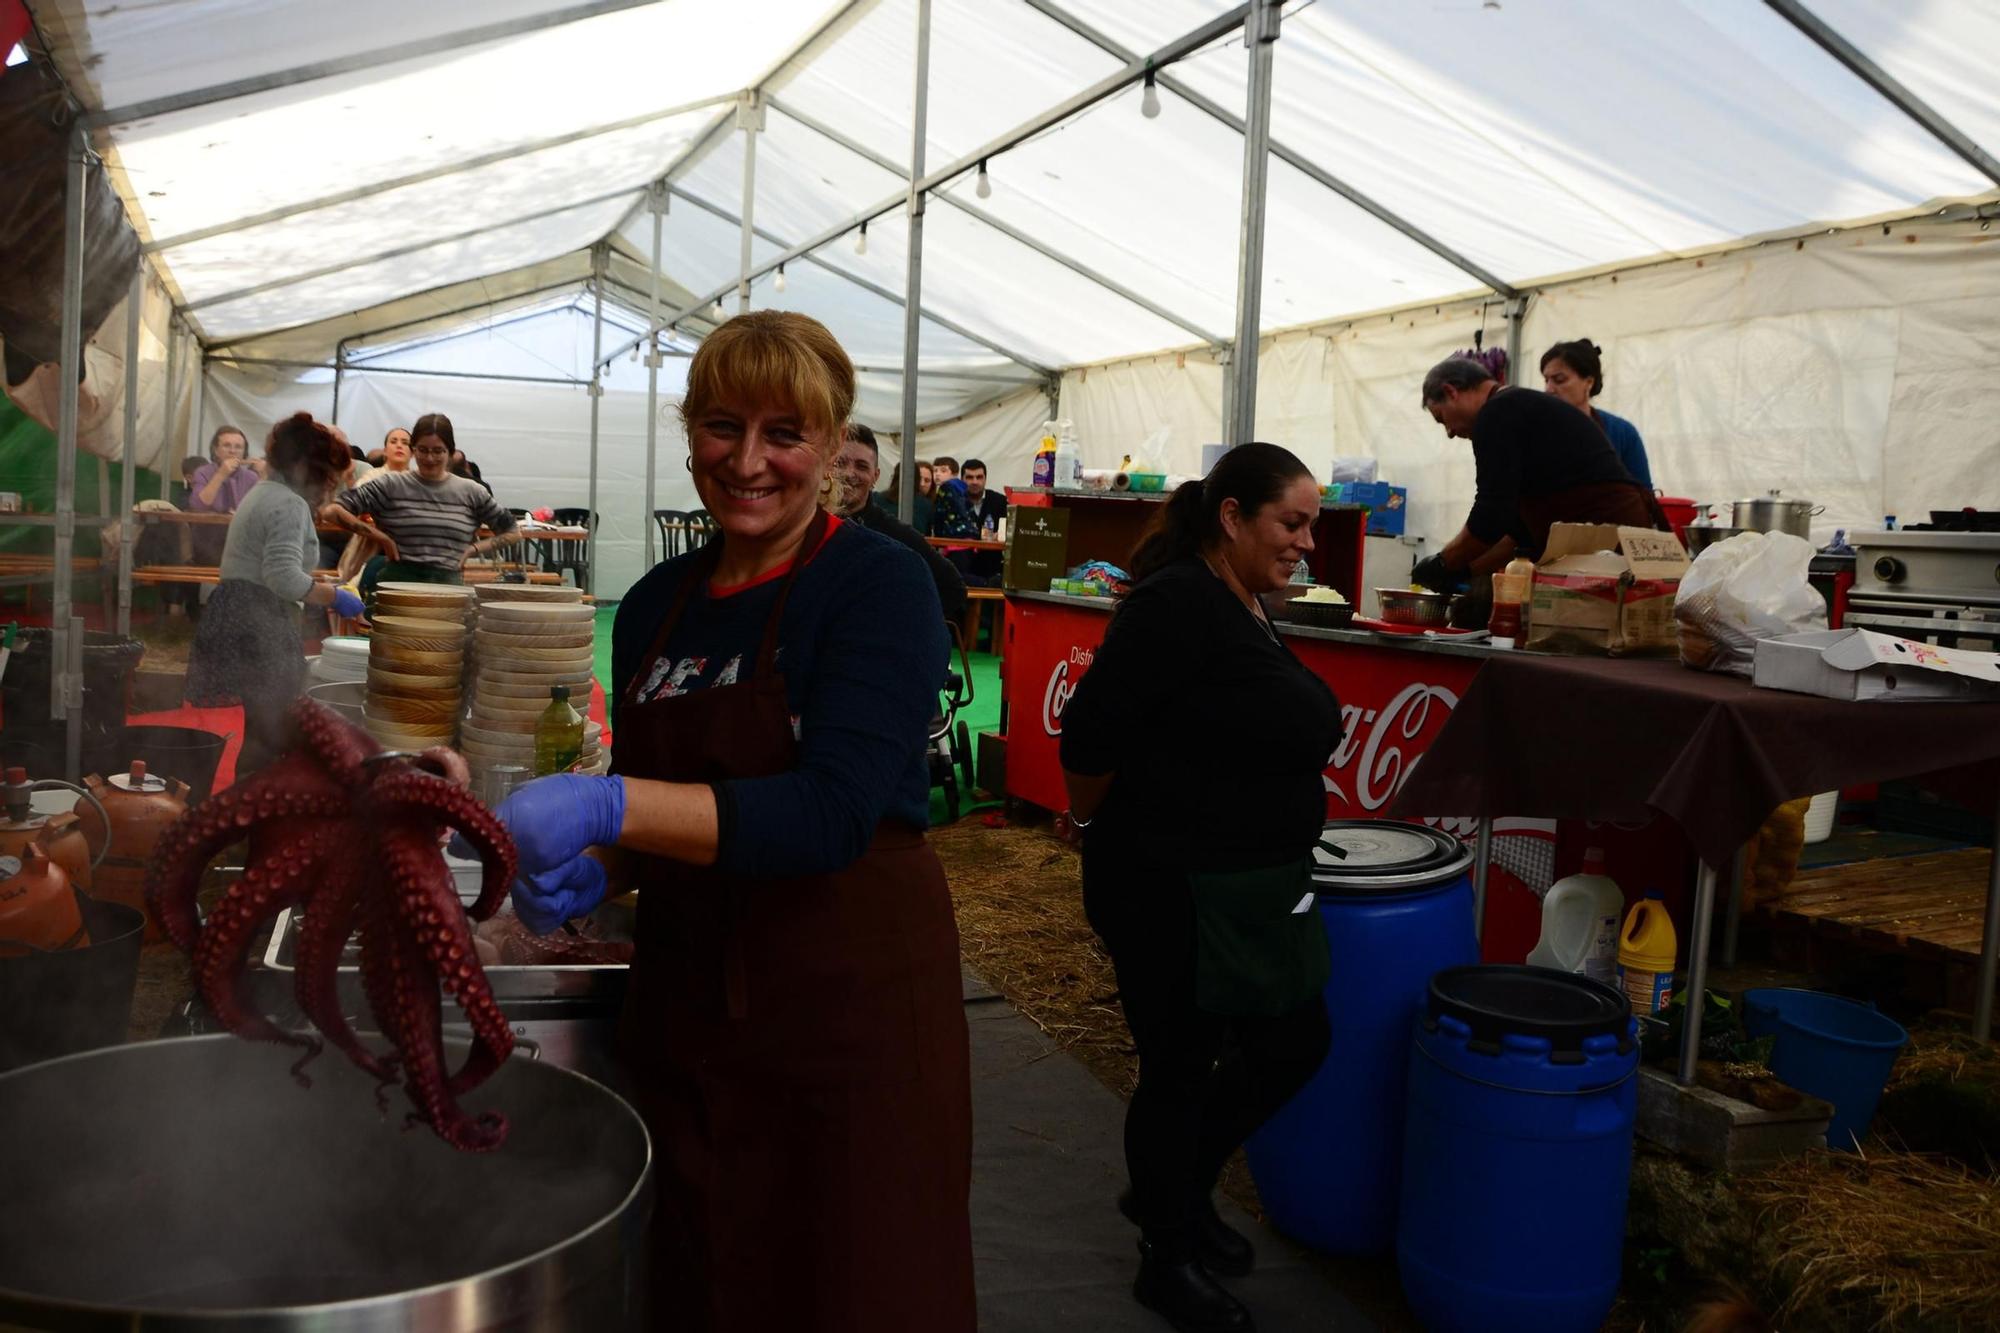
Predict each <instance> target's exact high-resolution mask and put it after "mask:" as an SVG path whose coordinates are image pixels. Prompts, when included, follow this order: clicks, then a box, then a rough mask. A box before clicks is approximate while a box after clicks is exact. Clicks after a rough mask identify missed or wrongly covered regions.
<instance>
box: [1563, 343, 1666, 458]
mask: <svg viewBox="0 0 2000 1333" xmlns="http://www.w3.org/2000/svg"><path fill="white" fill-rule="evenodd" d="M1542 388H1543V389H1545V390H1547V391H1548V392H1549V393H1552V394H1554V395H1555V396H1556V397H1558V398H1560V399H1562V400H1563V401H1564V402H1565V403H1568V404H1569V405H1570V406H1571V407H1573V408H1575V409H1576V410H1577V411H1579V412H1582V413H1583V414H1584V415H1585V416H1587V417H1589V418H1590V419H1591V420H1592V421H1595V422H1596V423H1597V424H1598V427H1599V428H1600V429H1601V430H1603V432H1604V438H1605V439H1607V440H1609V441H1611V452H1613V453H1615V454H1617V455H1618V461H1619V462H1621V463H1623V464H1624V465H1625V470H1626V471H1627V472H1629V473H1631V474H1632V480H1634V481H1636V482H1638V483H1639V484H1640V485H1641V486H1644V487H1645V488H1646V489H1647V490H1649V491H1650V490H1652V489H1653V469H1652V465H1651V464H1649V463H1648V462H1647V461H1646V442H1645V441H1644V440H1642V439H1640V438H1639V428H1638V427H1637V426H1635V425H1633V424H1632V423H1631V422H1629V421H1627V420H1626V419H1625V418H1624V417H1621V416H1615V415H1613V414H1612V413H1610V412H1607V411H1605V410H1604V409H1603V408H1601V407H1599V406H1597V405H1596V404H1595V403H1594V402H1592V401H1591V400H1592V399H1593V398H1595V397H1597V395H1598V394H1600V393H1603V392H1604V349H1603V348H1601V347H1599V346H1598V345H1597V344H1596V343H1594V342H1592V341H1591V340H1590V339H1588V338H1577V339H1575V340H1573V341H1570V342H1562V343H1557V344H1556V345H1555V346H1554V347H1551V348H1549V350H1548V351H1546V352H1544V353H1542Z"/></svg>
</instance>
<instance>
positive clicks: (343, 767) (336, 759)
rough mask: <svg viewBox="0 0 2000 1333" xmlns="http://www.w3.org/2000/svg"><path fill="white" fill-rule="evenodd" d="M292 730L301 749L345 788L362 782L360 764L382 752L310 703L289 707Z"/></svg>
mask: <svg viewBox="0 0 2000 1333" xmlns="http://www.w3.org/2000/svg"><path fill="white" fill-rule="evenodd" d="M292 726H293V728H294V730H295V731H296V733H297V735H298V739H299V740H300V742H301V743H302V744H303V746H304V748H305V749H307V750H310V751H311V752H312V754H313V755H314V756H315V757H316V758H318V760H319V761H320V763H321V764H322V765H324V766H325V767H326V769H327V770H328V771H329V772H331V773H332V774H333V776H334V778H335V780H337V781H339V782H340V783H342V784H344V785H347V786H353V785H355V784H356V783H359V782H361V781H363V780H364V777H365V773H364V768H365V766H364V765H363V763H362V760H364V759H366V758H368V757H369V756H370V755H375V754H380V753H381V752H382V747H381V745H380V744H379V743H378V742H377V741H376V740H375V738H374V737H373V736H370V735H369V734H368V733H367V732H365V731H362V730H361V729H360V728H359V727H353V726H349V725H348V724H347V723H346V722H343V721H341V719H340V715H339V714H338V713H335V712H334V711H333V710H332V709H331V708H328V707H327V706H326V705H325V704H322V703H319V702H317V701H316V700H313V699H301V700H299V701H298V703H296V704H294V705H293V706H292Z"/></svg>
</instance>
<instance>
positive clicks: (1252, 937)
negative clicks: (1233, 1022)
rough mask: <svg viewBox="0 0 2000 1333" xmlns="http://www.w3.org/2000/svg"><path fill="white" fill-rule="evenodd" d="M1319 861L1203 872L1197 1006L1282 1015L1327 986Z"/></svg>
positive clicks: (1198, 894)
mask: <svg viewBox="0 0 2000 1333" xmlns="http://www.w3.org/2000/svg"><path fill="white" fill-rule="evenodd" d="M1312 867H1313V863H1312V858H1311V857H1309V856H1308V857H1303V858H1301V859H1299V860H1297V861H1289V862H1287V863H1285V864H1284V865H1277V866H1266V867H1264V868H1262V869H1259V870H1218V871H1200V872H1195V873H1191V874H1189V876H1188V887H1189V889H1190V890H1191V891H1192V893H1193V895H1194V927H1195V1004H1196V1005H1197V1006H1199V1007H1200V1008H1202V1009H1204V1010H1206V1011H1207V1012H1209V1013H1212V1014H1224V1015H1229V1016H1249V1015H1261V1016H1264V1017H1276V1016H1277V1015H1279V1014H1286V1013H1290V1012H1291V1011H1292V1010H1293V1009H1296V1008H1298V1006H1300V1005H1301V1004H1304V1003H1305V1002H1306V1001H1307V1000H1308V999H1310V998H1312V997H1313V996H1314V995H1316V994H1318V993H1319V992H1320V990H1321V989H1323V988H1324V987H1325V985H1326V979H1327V974H1328V972H1329V970H1330V967H1331V964H1330V961H1329V958H1328V954H1327V945H1326V928H1325V927H1324V926H1322V925H1321V924H1320V919H1319V913H1318V912H1317V911H1315V910H1313V906H1312V904H1311V903H1308V904H1307V905H1306V909H1305V910H1304V911H1303V912H1300V911H1295V910H1293V909H1295V908H1297V907H1298V905H1299V902H1300V900H1301V899H1302V898H1305V897H1307V896H1308V895H1309V894H1311V893H1312V891H1313V885H1312Z"/></svg>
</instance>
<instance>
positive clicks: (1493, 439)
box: [1465, 389, 1632, 545]
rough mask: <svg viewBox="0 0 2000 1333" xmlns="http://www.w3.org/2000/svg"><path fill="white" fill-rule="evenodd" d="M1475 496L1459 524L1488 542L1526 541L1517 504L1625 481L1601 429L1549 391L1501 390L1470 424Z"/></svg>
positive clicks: (1621, 466)
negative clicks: (1597, 485) (1592, 485)
mask: <svg viewBox="0 0 2000 1333" xmlns="http://www.w3.org/2000/svg"><path fill="white" fill-rule="evenodd" d="M1472 458H1473V462H1474V465H1475V467H1476V468H1477V472H1478V483H1477V484H1478V495H1477V496H1476V497H1475V498H1474V499H1473V502H1472V512H1471V513H1470V514H1468V515H1466V519H1465V527H1466V530H1467V531H1468V532H1470V533H1471V534H1472V535H1473V536H1475V537H1477V538H1478V539H1479V540H1480V541H1483V542H1486V543H1487V544H1488V545H1491V544H1492V543H1494V542H1497V541H1499V540H1500V539H1501V538H1502V537H1512V538H1514V539H1515V540H1516V541H1524V540H1526V538H1527V535H1528V533H1527V525H1526V523H1524V522H1523V521H1522V518H1521V501H1522V500H1524V499H1529V498H1533V497H1538V496H1543V495H1554V494H1555V493H1557V492H1558V491H1566V490H1569V489H1570V488H1571V487H1574V486H1588V485H1591V484H1593V483H1597V482H1606V481H1630V480H1632V474H1631V473H1630V472H1627V471H1626V470H1625V465H1624V464H1623V463H1621V462H1619V461H1618V453H1617V451H1616V450H1614V449H1613V448H1612V447H1611V441H1610V440H1608V439H1606V438H1605V436H1604V432H1603V431H1602V430H1600V429H1599V428H1598V425H1597V423H1596V422H1594V421H1592V420H1591V419H1590V418H1589V417H1588V416H1586V415H1585V414H1584V413H1582V412H1579V411H1577V410H1576V409H1575V408H1573V407H1571V406H1570V405H1569V404H1568V403H1565V402H1564V401H1563V400H1562V399H1560V398H1558V397H1556V396H1555V395H1554V394H1550V393H1541V392H1538V391H1537V390H1534V389H1500V390H1497V391H1496V392H1495V393H1494V394H1493V396H1492V397H1491V398H1488V399H1487V400H1486V406H1484V407H1482V408H1480V409H1479V415H1478V416H1476V417H1474V418H1473V419H1472Z"/></svg>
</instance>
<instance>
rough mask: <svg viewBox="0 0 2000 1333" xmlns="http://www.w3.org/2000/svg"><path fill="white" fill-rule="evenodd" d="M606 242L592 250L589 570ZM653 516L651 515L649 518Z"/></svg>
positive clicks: (593, 549)
mask: <svg viewBox="0 0 2000 1333" xmlns="http://www.w3.org/2000/svg"><path fill="white" fill-rule="evenodd" d="M604 259H605V255H604V245H603V243H602V242H600V243H599V244H598V245H597V246H596V247H594V248H593V249H592V250H591V252H590V295H591V311H592V313H591V317H590V325H591V330H590V389H589V393H590V502H589V504H588V505H587V506H586V507H585V508H586V513H585V516H584V518H585V521H584V527H585V528H586V529H588V534H587V535H586V536H585V537H584V541H583V563H584V568H585V569H586V570H594V569H596V568H597V418H598V409H599V407H600V406H602V405H603V402H604V366H603V364H602V363H601V362H600V361H599V360H598V355H599V354H600V353H601V352H603V351H604ZM650 517H651V516H650V515H648V518H649V519H650Z"/></svg>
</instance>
